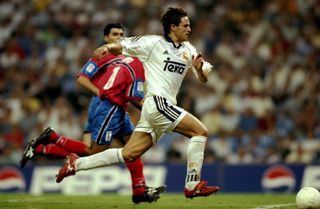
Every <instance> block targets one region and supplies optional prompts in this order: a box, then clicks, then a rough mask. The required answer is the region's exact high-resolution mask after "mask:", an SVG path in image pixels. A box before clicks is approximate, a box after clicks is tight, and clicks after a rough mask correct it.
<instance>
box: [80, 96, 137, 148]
mask: <svg viewBox="0 0 320 209" xmlns="http://www.w3.org/2000/svg"><path fill="white" fill-rule="evenodd" d="M133 130H134V126H133V123H132V121H131V120H130V117H129V115H128V113H127V112H126V111H125V110H124V109H123V108H122V107H120V106H118V105H116V104H113V103H111V102H110V101H109V100H100V98H99V97H97V96H95V97H92V99H91V101H90V105H89V109H88V121H87V124H86V128H85V132H87V133H91V138H92V141H94V142H96V143H97V144H101V145H108V144H110V143H111V141H112V139H113V138H118V137H121V136H127V135H129V134H131V133H132V132H133Z"/></svg>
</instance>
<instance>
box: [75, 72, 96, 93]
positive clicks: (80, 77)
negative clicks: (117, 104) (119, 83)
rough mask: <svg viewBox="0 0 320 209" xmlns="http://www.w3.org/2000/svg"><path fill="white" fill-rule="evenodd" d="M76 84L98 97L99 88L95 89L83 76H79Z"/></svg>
mask: <svg viewBox="0 0 320 209" xmlns="http://www.w3.org/2000/svg"><path fill="white" fill-rule="evenodd" d="M77 81H78V83H80V84H81V85H82V86H84V87H85V88H86V89H89V90H90V91H91V92H93V93H94V94H95V95H97V96H99V95H100V91H99V88H97V87H96V86H95V85H94V84H93V83H92V82H91V81H90V79H89V78H87V77H85V76H79V77H78V79H77Z"/></svg>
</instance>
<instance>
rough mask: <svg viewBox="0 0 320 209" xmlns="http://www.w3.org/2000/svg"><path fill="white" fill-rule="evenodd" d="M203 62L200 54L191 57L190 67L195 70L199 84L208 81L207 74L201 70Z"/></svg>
mask: <svg viewBox="0 0 320 209" xmlns="http://www.w3.org/2000/svg"><path fill="white" fill-rule="evenodd" d="M203 63H204V60H203V58H202V56H201V54H198V55H197V56H195V57H194V56H193V57H192V65H193V67H194V68H195V69H196V71H197V74H198V78H199V80H200V81H201V82H203V83H206V82H207V81H208V74H207V73H205V72H204V71H203V70H202V67H203Z"/></svg>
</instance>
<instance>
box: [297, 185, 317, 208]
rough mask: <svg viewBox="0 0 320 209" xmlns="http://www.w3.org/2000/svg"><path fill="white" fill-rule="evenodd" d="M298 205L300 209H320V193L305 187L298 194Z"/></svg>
mask: <svg viewBox="0 0 320 209" xmlns="http://www.w3.org/2000/svg"><path fill="white" fill-rule="evenodd" d="M296 203H297V207H298V208H299V209H320V192H319V191H318V190H317V189H315V188H313V187H303V188H302V189H300V191H299V192H298V193H297V196H296Z"/></svg>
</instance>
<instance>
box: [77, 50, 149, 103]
mask: <svg viewBox="0 0 320 209" xmlns="http://www.w3.org/2000/svg"><path fill="white" fill-rule="evenodd" d="M80 75H82V76H86V77H88V78H89V79H90V80H91V81H92V83H93V84H94V85H95V86H96V87H98V88H99V89H100V98H101V99H108V100H110V101H111V102H112V103H115V104H117V105H119V106H122V107H123V108H125V109H126V108H127V106H128V101H130V100H142V99H143V96H144V93H143V83H144V81H145V77H144V68H143V65H142V63H141V62H140V60H139V59H138V58H136V57H125V56H123V55H118V56H117V55H112V54H109V55H107V56H105V57H104V58H103V59H102V60H100V61H96V60H95V59H90V60H89V61H88V63H87V64H86V65H85V66H84V67H83V68H82V70H81V73H80Z"/></svg>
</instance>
